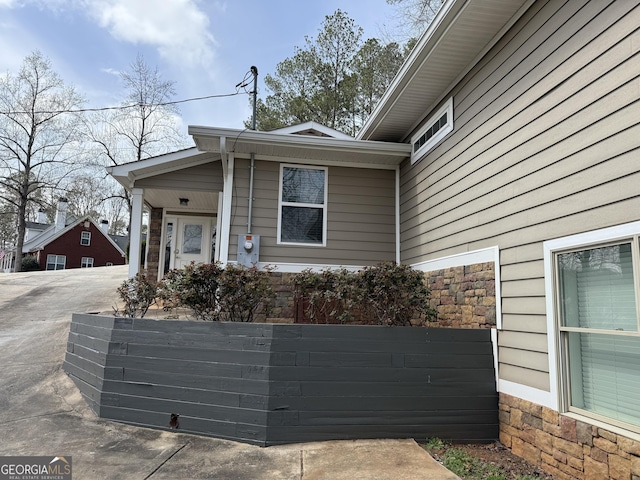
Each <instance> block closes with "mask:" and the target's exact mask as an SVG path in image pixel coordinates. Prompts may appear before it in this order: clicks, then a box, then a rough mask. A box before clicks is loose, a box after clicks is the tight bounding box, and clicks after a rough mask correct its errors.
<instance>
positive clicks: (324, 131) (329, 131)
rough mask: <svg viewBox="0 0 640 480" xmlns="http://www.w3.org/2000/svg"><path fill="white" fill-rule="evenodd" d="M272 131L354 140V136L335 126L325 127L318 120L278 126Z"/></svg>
mask: <svg viewBox="0 0 640 480" xmlns="http://www.w3.org/2000/svg"><path fill="white" fill-rule="evenodd" d="M271 133H289V134H293V135H309V136H315V137H331V138H344V139H349V140H353V137H352V136H350V135H347V134H346V133H342V132H340V131H338V130H334V129H333V128H329V127H325V126H324V125H322V124H320V123H317V122H305V123H300V124H298V125H291V126H290V127H284V128H278V129H276V130H271Z"/></svg>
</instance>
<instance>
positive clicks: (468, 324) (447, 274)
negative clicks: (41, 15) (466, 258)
mask: <svg viewBox="0 0 640 480" xmlns="http://www.w3.org/2000/svg"><path fill="white" fill-rule="evenodd" d="M425 278H426V279H427V284H428V286H429V289H430V290H431V307H432V308H434V309H436V311H437V312H438V320H437V322H428V323H427V326H438V327H452V328H491V327H495V326H496V282H495V266H494V263H493V262H487V263H477V264H474V265H466V266H461V267H451V268H444V269H441V270H434V271H431V272H426V273H425Z"/></svg>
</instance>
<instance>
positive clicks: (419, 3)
mask: <svg viewBox="0 0 640 480" xmlns="http://www.w3.org/2000/svg"><path fill="white" fill-rule="evenodd" d="M387 3H388V4H389V5H395V9H396V21H397V29H398V30H400V31H401V32H402V33H403V35H404V37H405V38H404V39H409V38H414V37H419V36H420V35H422V33H423V32H424V31H425V30H426V29H427V27H428V26H429V24H430V23H431V22H432V21H433V19H434V18H435V16H436V14H437V13H438V10H439V9H440V7H441V6H442V4H443V3H444V0H387ZM404 39H401V40H404Z"/></svg>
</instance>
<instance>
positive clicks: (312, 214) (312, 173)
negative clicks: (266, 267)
mask: <svg viewBox="0 0 640 480" xmlns="http://www.w3.org/2000/svg"><path fill="white" fill-rule="evenodd" d="M278 204H279V205H278V243H283V244H303V245H319V246H324V245H326V238H327V168H326V167H302V166H298V165H284V164H282V165H280V192H279V201H278Z"/></svg>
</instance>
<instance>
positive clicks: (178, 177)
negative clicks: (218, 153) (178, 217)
mask: <svg viewBox="0 0 640 480" xmlns="http://www.w3.org/2000/svg"><path fill="white" fill-rule="evenodd" d="M222 185H223V178H222V164H221V163H220V160H218V161H212V162H211V163H205V164H203V165H198V166H195V167H189V168H185V169H183V170H178V171H176V172H169V173H163V174H161V175H156V176H154V177H149V178H142V179H140V180H136V187H139V188H160V189H167V190H204V191H209V192H221V191H222Z"/></svg>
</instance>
